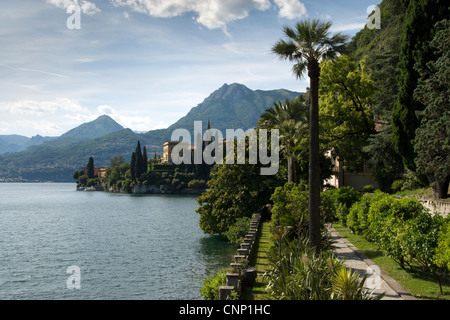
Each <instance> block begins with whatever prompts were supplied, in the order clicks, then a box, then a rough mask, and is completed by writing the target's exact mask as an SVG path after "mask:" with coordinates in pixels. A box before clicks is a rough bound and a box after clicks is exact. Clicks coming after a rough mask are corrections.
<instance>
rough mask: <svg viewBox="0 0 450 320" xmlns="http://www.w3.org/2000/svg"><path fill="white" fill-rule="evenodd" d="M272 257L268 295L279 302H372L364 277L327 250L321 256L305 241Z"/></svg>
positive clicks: (289, 244)
mask: <svg viewBox="0 0 450 320" xmlns="http://www.w3.org/2000/svg"><path fill="white" fill-rule="evenodd" d="M274 249H275V250H272V251H271V252H270V255H269V265H270V267H269V270H268V271H267V272H266V273H265V274H264V277H265V278H266V279H267V280H268V285H267V292H268V294H269V295H270V297H271V298H272V299H276V300H371V299H379V298H380V297H377V298H374V297H372V296H371V295H370V293H369V292H368V291H367V290H365V289H363V285H364V281H365V278H363V279H359V275H358V274H357V273H352V271H351V270H350V269H347V268H346V267H344V266H343V264H342V262H341V261H339V260H338V259H336V258H334V256H333V255H332V253H331V252H330V251H328V250H324V251H321V252H320V253H319V254H317V253H316V251H315V250H313V249H310V248H309V247H308V245H307V243H306V241H302V242H299V241H298V240H295V241H292V242H284V243H283V245H282V248H281V250H279V248H274Z"/></svg>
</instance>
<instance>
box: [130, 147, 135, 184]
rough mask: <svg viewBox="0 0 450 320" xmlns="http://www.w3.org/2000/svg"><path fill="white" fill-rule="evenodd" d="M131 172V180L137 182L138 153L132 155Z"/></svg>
mask: <svg viewBox="0 0 450 320" xmlns="http://www.w3.org/2000/svg"><path fill="white" fill-rule="evenodd" d="M130 171H131V179H132V180H133V181H134V180H136V153H134V152H133V153H132V154H131V163H130Z"/></svg>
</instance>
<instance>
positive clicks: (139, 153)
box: [134, 141, 144, 179]
mask: <svg viewBox="0 0 450 320" xmlns="http://www.w3.org/2000/svg"><path fill="white" fill-rule="evenodd" d="M134 153H135V155H136V164H135V172H136V179H139V178H140V177H141V175H142V174H143V173H144V172H143V169H142V168H143V164H144V157H143V156H142V150H141V142H140V141H138V143H137V146H136V151H135V152H134Z"/></svg>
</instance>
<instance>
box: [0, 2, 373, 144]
mask: <svg viewBox="0 0 450 320" xmlns="http://www.w3.org/2000/svg"><path fill="white" fill-rule="evenodd" d="M379 1H380V0H339V1H336V0H99V1H96V0H90V1H87V0H20V1H10V0H0V135H8V134H19V135H24V136H28V137H31V136H34V135H37V134H39V135H42V136H59V135H61V134H63V133H64V132H67V131H68V130H70V129H72V128H74V127H76V126H78V125H80V124H82V123H84V122H88V121H92V120H94V119H96V118H97V117H98V116H100V115H103V114H107V115H109V116H111V117H112V118H113V119H114V120H116V121H117V122H118V123H120V124H121V125H122V126H124V127H126V128H130V129H132V130H134V131H139V132H146V131H149V130H153V129H161V128H167V127H168V126H170V125H171V124H173V123H174V122H176V121H177V120H178V119H179V118H181V117H183V116H185V115H186V114H187V113H188V112H189V110H190V109H191V108H193V107H195V106H197V105H198V104H199V103H201V102H202V101H203V100H204V99H205V98H207V97H208V96H209V95H210V94H211V93H212V92H214V91H215V90H217V89H219V88H220V87H221V86H222V85H223V84H225V83H227V84H231V83H235V82H236V83H241V84H244V85H245V86H247V87H248V88H250V89H252V90H273V89H288V90H292V91H299V92H304V91H305V90H306V88H307V87H308V86H309V79H308V78H307V77H306V78H303V79H297V78H296V77H295V76H294V75H293V73H292V64H291V62H289V61H284V60H280V59H279V58H278V57H277V56H276V55H275V54H273V53H272V52H271V48H272V47H273V45H274V44H275V43H276V42H277V41H278V40H279V39H281V38H283V32H282V29H283V26H291V27H293V26H294V25H295V24H296V23H297V22H298V21H300V20H302V19H322V20H324V21H327V20H330V21H331V22H332V23H333V27H332V30H331V31H332V32H333V33H334V32H342V33H344V34H347V35H348V36H349V37H352V36H354V35H355V34H356V33H357V32H358V31H359V30H361V29H362V28H364V26H365V24H366V22H367V17H368V12H367V11H368V7H369V6H372V5H377V4H378V2H379ZM77 9H79V15H77ZM78 18H79V19H78Z"/></svg>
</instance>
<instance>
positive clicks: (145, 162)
mask: <svg viewBox="0 0 450 320" xmlns="http://www.w3.org/2000/svg"><path fill="white" fill-rule="evenodd" d="M147 170H148V156H147V148H146V147H145V146H144V150H143V151H142V173H143V174H144V173H147Z"/></svg>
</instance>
